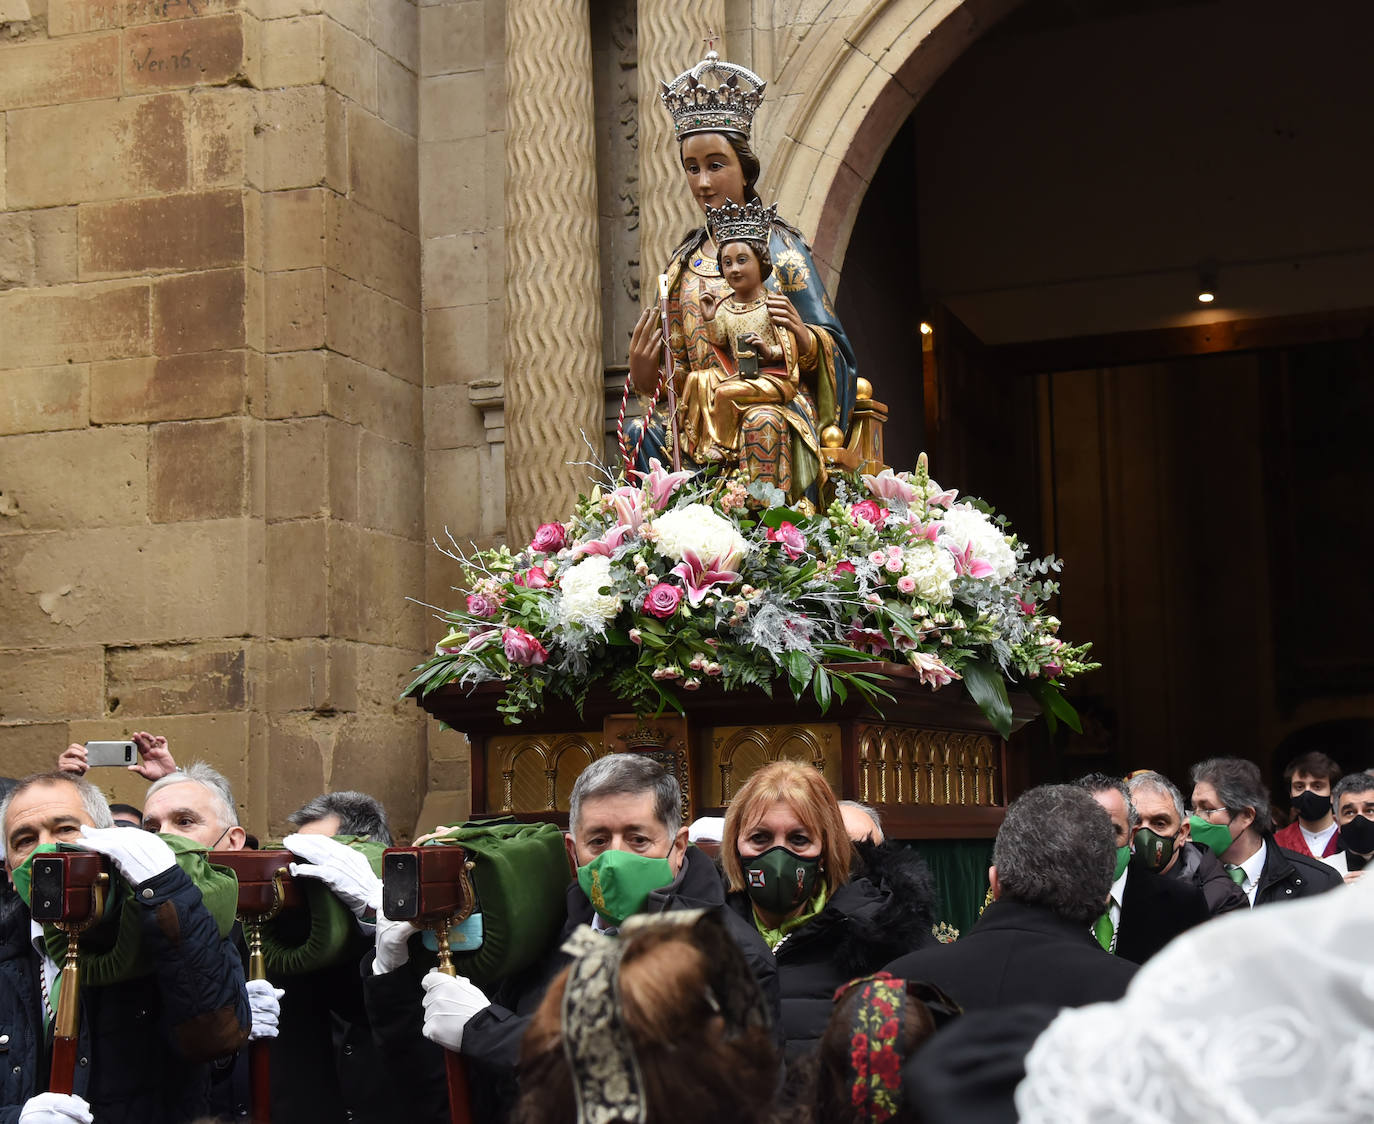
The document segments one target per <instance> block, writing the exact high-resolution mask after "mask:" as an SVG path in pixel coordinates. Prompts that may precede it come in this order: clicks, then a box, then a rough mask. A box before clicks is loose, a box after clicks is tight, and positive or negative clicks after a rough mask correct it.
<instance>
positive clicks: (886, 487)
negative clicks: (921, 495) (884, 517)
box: [859, 468, 916, 522]
mask: <svg viewBox="0 0 1374 1124" xmlns="http://www.w3.org/2000/svg"><path fill="white" fill-rule="evenodd" d="M859 479H860V480H862V481H863V482H864V484H865V485H867V487H868V490H869V491H870V492H871V493H872V494H873V495H875V496H877V497H878V498H879V499H880V500H900V501H901V502H902V503H910V502H911V501H912V500H914V499H915V498H916V489H915V487H914V486H913V485H911V484H908V483H907V482H906V481H905V480H903V479H902V478H901V477H900V476H897V475H895V474H894V473H893V471H892V469H890V468H885V469H883V470H882V472H880V473H878V475H877V476H860V477H859ZM870 522H871V521H870Z"/></svg>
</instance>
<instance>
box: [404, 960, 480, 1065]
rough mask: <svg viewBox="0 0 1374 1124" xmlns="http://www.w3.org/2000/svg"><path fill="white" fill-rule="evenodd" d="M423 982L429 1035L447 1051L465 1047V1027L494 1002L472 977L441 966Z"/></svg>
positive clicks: (426, 1034) (426, 1028)
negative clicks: (450, 973)
mask: <svg viewBox="0 0 1374 1124" xmlns="http://www.w3.org/2000/svg"><path fill="white" fill-rule="evenodd" d="M420 982H421V984H422V985H423V986H424V989H425V1037H426V1038H428V1039H429V1040H430V1041H431V1042H437V1043H438V1044H439V1045H440V1046H442V1047H444V1049H446V1050H453V1051H458V1050H461V1049H462V1047H463V1030H464V1028H465V1027H466V1026H467V1025H468V1022H469V1020H471V1018H472V1016H473V1015H475V1014H477V1012H478V1011H482V1010H485V1009H486V1008H487V1007H490V1006H491V1002H490V1001H489V1000H488V999H487V997H486V996H485V995H483V994H482V991H481V989H480V988H479V987H477V985H476V984H474V983H473V982H472V981H471V980H468V979H465V978H464V977H462V976H446V975H444V974H443V973H442V972H440V971H439V970H438V969H437V968H436V969H434V970H433V971H431V972H429V973H427V974H426V975H425V978H424V979H423V980H421V981H420Z"/></svg>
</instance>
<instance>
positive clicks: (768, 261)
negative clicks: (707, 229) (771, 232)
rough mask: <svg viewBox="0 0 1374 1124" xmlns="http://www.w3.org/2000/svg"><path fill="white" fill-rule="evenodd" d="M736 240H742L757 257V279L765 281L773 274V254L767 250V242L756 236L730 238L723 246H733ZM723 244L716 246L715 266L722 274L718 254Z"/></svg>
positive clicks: (723, 247) (722, 248) (722, 270)
mask: <svg viewBox="0 0 1374 1124" xmlns="http://www.w3.org/2000/svg"><path fill="white" fill-rule="evenodd" d="M736 242H742V243H744V245H746V246H748V247H749V248H750V249H751V250H753V251H754V257H756V258H758V259H759V281H760V282H763V281H767V280H768V278H769V277H771V276H772V275H773V255H772V254H770V253H769V252H768V243H767V242H761V241H759V239H757V238H731V239H730V240H729V241H728V242H726V243H725V246H733V245H734V244H735V243H736ZM725 246H717V247H716V268H717V269H720V271H721V273H722V274H723V273H724V272H725V270H724V269H721V265H720V255H721V251H722V250H724V249H725Z"/></svg>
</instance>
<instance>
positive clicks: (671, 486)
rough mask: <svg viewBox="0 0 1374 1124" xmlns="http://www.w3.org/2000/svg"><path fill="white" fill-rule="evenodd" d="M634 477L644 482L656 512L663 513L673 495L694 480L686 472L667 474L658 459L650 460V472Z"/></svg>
mask: <svg viewBox="0 0 1374 1124" xmlns="http://www.w3.org/2000/svg"><path fill="white" fill-rule="evenodd" d="M634 475H635V476H638V477H639V479H640V480H641V481H643V483H644V487H645V488H646V489H647V490H648V493H649V498H650V500H651V501H652V502H653V505H654V510H656V511H662V510H663V509H664V508H665V507H667V506H668V501H669V500H670V499H672V496H673V493H674V492H675V491H677V490H678V488H680V487H682V485H683V484H685V483H686V482H687V481H688V480H690V479H691V478H692V474H691V473H690V472H687V471H686V470H683V471H682V472H665V471H664V468H663V466H662V465H661V464H659V463H658V458H657V457H653V458H651V459H650V460H649V471H648V472H636V473H634Z"/></svg>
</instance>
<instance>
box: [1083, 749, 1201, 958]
mask: <svg viewBox="0 0 1374 1124" xmlns="http://www.w3.org/2000/svg"><path fill="white" fill-rule="evenodd" d="M1074 783H1075V784H1076V785H1077V786H1078V787H1079V788H1083V789H1086V790H1087V791H1088V792H1090V793H1092V797H1093V799H1094V800H1096V801H1097V802H1098V803H1099V804H1100V805H1102V807H1103V808H1105V809H1106V811H1107V814H1108V815H1109V816H1111V818H1112V831H1113V833H1114V837H1115V839H1116V872H1115V874H1116V877H1115V880H1114V881H1113V882H1112V890H1111V896H1110V897H1109V899H1108V902H1107V909H1106V911H1105V912H1104V913H1103V915H1102V916H1101V917H1099V918H1098V919H1097V921H1096V922H1095V923H1094V927H1093V935H1094V936H1096V937H1097V940H1098V943H1099V944H1101V945H1102V947H1103V948H1105V949H1107V951H1108V952H1112V953H1115V954H1116V955H1117V956H1120V957H1121V958H1122V959H1124V960H1129V961H1131V962H1132V963H1134V964H1144V963H1145V961H1146V960H1148V959H1149V958H1150V957H1151V956H1153V955H1154V954H1155V953H1156V952H1158V951H1159V950H1160V949H1161V948H1163V947H1164V946H1165V945H1166V944H1168V943H1169V942H1170V941H1171V940H1173V939H1174V938H1175V937H1176V936H1178V935H1179V933H1182V932H1184V931H1185V930H1187V929H1191V928H1192V927H1193V926H1194V925H1197V924H1200V923H1201V922H1203V921H1206V920H1207V919H1208V918H1209V917H1211V913H1210V912H1209V911H1208V909H1207V901H1206V899H1205V898H1204V897H1203V896H1202V891H1200V890H1199V889H1198V888H1197V887H1196V886H1191V885H1187V884H1185V883H1182V882H1176V881H1174V880H1173V879H1167V878H1162V877H1161V876H1160V875H1158V874H1156V873H1155V872H1154V871H1153V870H1150V869H1148V868H1146V867H1144V866H1141V865H1139V864H1133V863H1132V862H1131V848H1132V846H1133V839H1134V837H1135V834H1136V829H1137V828H1138V827H1139V826H1140V820H1139V817H1138V815H1137V814H1136V808H1135V804H1134V803H1132V801H1131V794H1130V791H1129V790H1128V789H1127V787H1126V782H1125V781H1122V780H1119V779H1118V778H1116V777H1109V776H1107V775H1106V774H1105V773H1089V774H1088V775H1087V776H1085V777H1080V778H1079V779H1078V780H1077V781H1075V782H1074Z"/></svg>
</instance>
